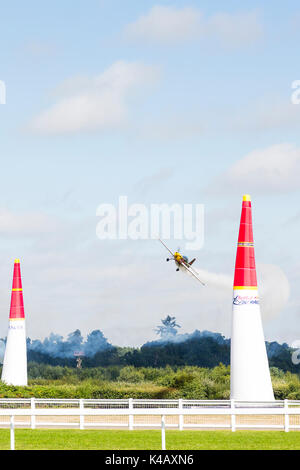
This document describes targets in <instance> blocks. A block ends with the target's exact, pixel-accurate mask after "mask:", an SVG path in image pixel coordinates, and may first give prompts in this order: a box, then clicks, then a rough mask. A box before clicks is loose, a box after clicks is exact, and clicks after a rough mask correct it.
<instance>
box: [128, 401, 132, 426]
mask: <svg viewBox="0 0 300 470" xmlns="http://www.w3.org/2000/svg"><path fill="white" fill-rule="evenodd" d="M128 408H129V412H130V411H131V410H133V398H129V400H128ZM128 425H129V431H133V415H132V414H130V413H129V417H128Z"/></svg>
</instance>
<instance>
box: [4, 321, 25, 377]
mask: <svg viewBox="0 0 300 470" xmlns="http://www.w3.org/2000/svg"><path fill="white" fill-rule="evenodd" d="M1 380H2V382H4V383H6V384H7V385H23V386H27V347H26V331H25V320H24V319H15V320H10V321H9V326H8V334H7V341H6V347H5V354H4V361H3V368H2V376H1Z"/></svg>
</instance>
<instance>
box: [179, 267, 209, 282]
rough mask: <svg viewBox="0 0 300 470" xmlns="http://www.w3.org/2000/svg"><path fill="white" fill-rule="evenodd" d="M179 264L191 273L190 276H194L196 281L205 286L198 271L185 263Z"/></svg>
mask: <svg viewBox="0 0 300 470" xmlns="http://www.w3.org/2000/svg"><path fill="white" fill-rule="evenodd" d="M181 266H183V267H184V268H185V269H186V270H187V271H188V272H189V273H191V275H192V276H194V277H195V278H196V279H197V281H199V282H201V284H202V285H203V286H205V284H204V282H202V281H201V279H200V277H199V275H198V273H197V272H196V271H195V270H194V269H193V268H191V267H190V266H188V265H186V264H185V263H182V264H181Z"/></svg>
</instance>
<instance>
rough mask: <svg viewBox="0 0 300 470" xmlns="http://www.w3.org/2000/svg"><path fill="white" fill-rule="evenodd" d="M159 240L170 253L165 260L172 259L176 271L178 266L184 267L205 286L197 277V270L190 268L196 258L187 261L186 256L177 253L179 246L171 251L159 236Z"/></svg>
mask: <svg viewBox="0 0 300 470" xmlns="http://www.w3.org/2000/svg"><path fill="white" fill-rule="evenodd" d="M159 241H160V243H162V245H164V247H165V248H166V249H167V250H168V252H169V253H171V255H172V258H167V259H166V261H171V260H174V261H175V263H176V266H177V268H176V271H179V269H180V267H182V268H184V269H185V270H186V271H188V272H189V273H190V274H192V276H194V277H195V278H196V279H197V281H199V282H201V284H202V285H203V286H205V284H204V282H202V281H201V279H200V278H199V276H198V273H197V271H195V270H194V269H193V268H192V264H193V263H194V262H195V261H196V258H194V259H192V260H191V261H189V260H188V257H187V256H183V255H182V254H181V253H179V248H178V250H177V251H175V253H173V252H172V251H171V250H170V248H168V247H167V245H165V243H164V242H163V241H162V240H161V239H160V238H159Z"/></svg>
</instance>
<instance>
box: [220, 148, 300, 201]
mask: <svg viewBox="0 0 300 470" xmlns="http://www.w3.org/2000/svg"><path fill="white" fill-rule="evenodd" d="M216 186H218V188H219V189H218V190H220V189H223V188H224V187H226V188H227V189H228V188H233V189H234V190H235V191H245V188H248V189H247V192H249V193H251V191H254V190H255V191H257V192H266V191H268V192H270V191H273V192H277V191H282V192H287V191H291V190H295V189H298V188H299V187H300V149H299V148H297V147H296V146H295V145H292V144H287V143H284V144H277V145H272V146H271V147H267V148H264V149H258V150H254V151H253V152H250V153H249V154H247V155H246V156H245V157H243V158H242V159H241V160H238V161H237V162H236V163H234V165H232V166H231V168H229V170H228V171H226V172H225V174H223V175H222V176H221V177H220V178H219V180H218V183H217V185H216Z"/></svg>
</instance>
